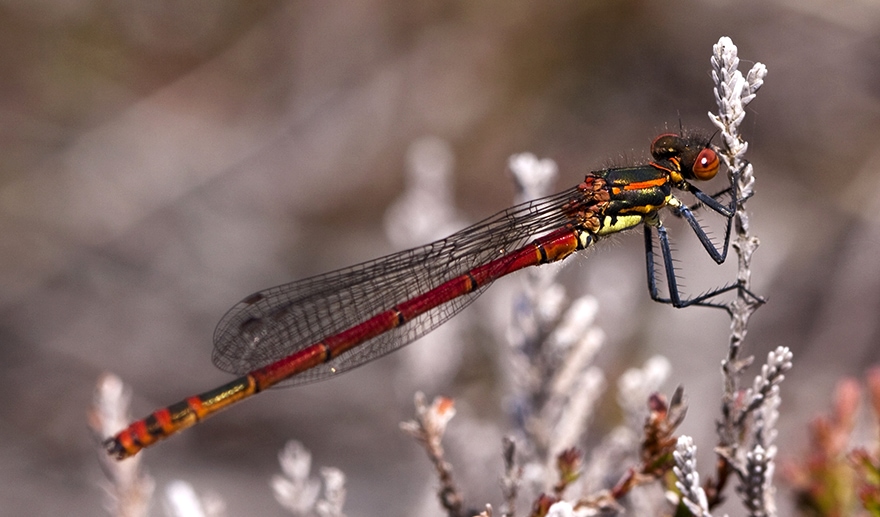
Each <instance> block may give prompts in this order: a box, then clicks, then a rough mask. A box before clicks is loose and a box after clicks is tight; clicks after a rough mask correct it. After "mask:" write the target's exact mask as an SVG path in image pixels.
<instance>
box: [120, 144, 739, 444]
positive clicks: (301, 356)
mask: <svg viewBox="0 0 880 517" xmlns="http://www.w3.org/2000/svg"><path fill="white" fill-rule="evenodd" d="M651 154H652V156H653V161H652V162H650V163H648V164H645V165H639V166H634V167H615V168H608V169H605V170H600V171H596V172H592V173H590V174H588V175H587V176H586V178H585V179H584V181H583V182H582V183H580V184H579V185H577V186H575V187H573V188H570V189H568V190H565V191H563V192H561V193H559V194H556V195H552V196H548V197H545V198H542V199H537V200H534V201H529V202H527V203H523V204H520V205H518V206H514V207H513V208H510V209H508V210H505V211H503V212H500V213H498V214H496V215H494V216H492V217H490V218H488V219H486V220H484V221H482V222H480V223H477V224H475V225H473V226H470V227H468V228H465V229H464V230H461V231H459V232H458V233H455V234H453V235H451V236H449V237H447V238H445V239H442V240H439V241H437V242H433V243H431V244H427V245H425V246H422V247H419V248H414V249H411V250H407V251H402V252H399V253H395V254H393V255H389V256H387V257H384V258H380V259H376V260H373V261H370V262H365V263H363V264H358V265H356V266H352V267H349V268H346V269H341V270H339V271H333V272H331V273H326V274H323V275H319V276H315V277H311V278H307V279H305V280H300V281H298V282H293V283H290V284H285V285H281V286H278V287H273V288H271V289H266V290H264V291H260V292H258V293H255V294H252V295H250V296H248V297H247V298H245V299H244V300H242V301H241V302H239V303H238V304H237V305H236V306H235V307H233V308H232V309H231V310H230V311H229V312H227V313H226V315H225V316H224V317H223V319H222V320H221V321H220V323H219V324H218V325H217V329H216V330H215V332H214V355H213V359H214V364H215V365H217V366H218V367H219V368H221V369H223V370H225V371H228V372H232V373H235V374H238V375H242V376H241V377H240V378H238V379H236V380H234V381H232V382H230V383H228V384H226V385H224V386H221V387H219V388H216V389H214V390H211V391H207V392H205V393H202V394H201V395H195V396H192V397H189V398H187V399H185V400H183V401H181V402H178V403H177V404H174V405H171V406H169V407H167V408H164V409H160V410H157V411H155V412H154V413H153V414H151V415H150V416H148V417H147V418H145V419H143V420H139V421H137V422H135V423H133V424H131V425H130V426H129V427H128V428H126V429H124V430H123V431H121V432H120V433H118V434H117V435H116V436H115V437H113V438H110V439H108V440H107V441H106V442H105V447H106V450H107V452H108V453H109V454H111V455H113V456H115V457H117V458H120V459H121V458H125V457H128V456H132V455H134V454H136V453H137V452H138V451H140V450H141V449H142V448H144V447H147V446H149V445H151V444H153V443H155V442H157V441H159V440H161V439H163V438H166V437H168V436H170V435H172V434H174V433H177V432H178V431H181V430H183V429H186V428H187V427H190V426H192V425H194V424H196V423H197V422H199V421H201V420H203V419H205V418H207V417H208V416H210V415H212V414H214V413H216V412H217V411H220V410H221V409H224V408H226V407H228V406H229V405H231V404H233V403H235V402H238V401H240V400H243V399H246V398H248V397H250V396H251V395H254V394H256V393H259V392H260V391H262V390H264V389H266V388H269V387H271V386H275V385H278V384H284V385H295V384H303V383H307V382H312V381H317V380H321V379H325V378H327V377H331V376H334V375H336V374H338V373H341V372H344V371H346V370H350V369H352V368H355V367H357V366H360V365H362V364H364V363H366V362H368V361H371V360H373V359H376V358H378V357H381V356H383V355H385V354H387V353H389V352H391V351H393V350H396V349H398V348H400V347H402V346H403V345H406V344H407V343H410V342H411V341H413V340H415V339H416V338H418V337H420V336H422V335H424V334H425V333H427V332H429V331H430V330H432V329H434V328H436V327H437V326H438V325H440V324H441V323H443V322H444V321H446V320H447V319H449V318H451V317H452V316H453V315H454V314H456V313H457V312H458V311H460V310H462V309H463V308H464V307H466V306H467V305H468V304H470V303H471V302H472V301H474V299H475V298H476V297H477V296H479V295H480V293H482V292H483V290H484V289H486V287H488V286H489V284H491V283H492V282H493V281H495V280H497V279H498V278H501V277H502V276H505V275H507V274H510V273H513V272H514V271H517V270H520V269H523V268H525V267H528V266H537V265H540V264H546V263H549V262H555V261H558V260H562V259H564V258H566V257H567V256H569V255H570V254H572V253H574V252H575V251H578V250H582V249H585V248H587V247H589V246H591V245H592V244H593V243H595V242H596V241H598V240H600V239H602V238H603V237H605V236H608V235H611V234H615V233H618V232H622V231H624V230H629V229H632V228H635V227H637V226H638V225H640V224H644V235H645V247H646V256H647V270H648V288H649V291H650V294H651V298H653V299H654V300H656V301H658V302H663V303H669V304H672V305H673V306H675V307H686V306H688V305H702V306H710V307H723V305H722V304H720V303H717V302H714V301H712V299H713V298H714V297H715V296H716V295H718V294H721V293H724V292H727V291H730V290H732V289H736V288H738V287H739V286H738V285H737V284H732V285H727V286H725V287H722V288H719V289H715V290H713V291H710V292H708V293H705V294H702V295H700V296H697V297H694V298H684V297H682V295H681V294H680V293H679V288H678V285H677V283H676V279H675V271H674V268H673V263H672V258H671V253H670V246H669V239H668V237H667V234H666V229H665V227H664V226H663V224H662V223H661V222H660V218H659V216H658V212H659V211H660V209H662V208H664V207H669V208H670V209H671V210H672V211H673V212H674V213H676V214H678V215H681V216H682V217H683V218H684V219H685V220H686V221H687V222H688V224H689V225H690V226H691V228H692V229H693V231H694V232H695V233H696V235H697V237H698V238H699V241H700V242H701V243H702V245H703V247H704V248H705V249H706V251H707V252H708V253H709V255H710V256H711V257H712V258H713V259H714V260H715V262H717V263H719V264H720V263H721V262H723V261H724V259H725V257H726V256H727V249H728V244H729V242H730V226H731V219H732V217H733V213H734V212H735V210H736V204H737V199H736V193H735V192H734V188H733V186H731V187H730V188H728V189H727V190H726V191H725V192H724V193H725V194H727V195H730V197H731V201H730V204H729V205H724V204H722V203H721V202H719V201H718V199H719V198H720V197H721V195H720V194H719V195H715V196H711V195H708V194H705V193H703V192H702V191H701V190H699V189H698V188H696V187H694V186H693V185H692V184H691V183H690V182H691V181H693V180H709V179H712V178H713V177H714V176H715V175H716V174H717V172H718V169H719V159H718V156H717V154H716V153H715V151H714V150H713V149H712V148H711V147H710V146H709V143H708V141H707V140H706V139H701V138H699V137H696V136H685V135H674V134H664V135H660V136H659V137H657V138H656V139H655V140H654V142H653V144H652V146H651ZM733 184H735V183H733ZM673 189H676V190H679V191H682V192H687V193H690V194H692V195H693V196H694V197H696V199H697V200H698V202H699V204H701V205H704V206H706V207H708V208H709V209H711V210H713V211H714V212H717V213H718V214H721V215H722V216H723V217H725V218H726V219H727V226H726V230H725V235H724V242H723V243H722V244H721V246H720V247H717V248H716V246H715V245H714V244H713V243H712V242H711V240H710V239H709V237H708V236H707V235H706V233H705V231H704V230H703V229H702V227H701V226H700V224H699V223H698V222H697V220H696V218H695V217H694V215H693V213H692V211H691V208H690V207H688V206H687V205H685V204H683V203H682V202H681V201H680V200H679V198H677V197H676V196H675V195H674V194H673ZM652 230H654V231H656V232H657V236H658V240H659V243H660V251H661V255H662V257H663V264H664V270H665V276H666V279H667V285H668V288H667V291H668V293H667V295H666V296H662V295H661V294H660V290H659V289H658V286H657V282H656V277H655V263H654V237H653V231H652Z"/></svg>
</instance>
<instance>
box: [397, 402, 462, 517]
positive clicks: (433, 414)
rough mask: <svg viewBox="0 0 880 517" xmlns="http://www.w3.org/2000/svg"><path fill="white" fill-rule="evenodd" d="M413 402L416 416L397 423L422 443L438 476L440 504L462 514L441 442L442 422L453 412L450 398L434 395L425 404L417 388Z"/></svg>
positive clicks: (458, 515)
mask: <svg viewBox="0 0 880 517" xmlns="http://www.w3.org/2000/svg"><path fill="white" fill-rule="evenodd" d="M415 406H416V419H415V420H411V421H409V422H404V423H402V424H401V425H400V427H401V429H403V430H404V431H405V432H407V433H409V434H410V435H411V436H413V437H414V438H415V439H416V440H418V441H419V443H421V444H422V446H423V447H424V448H425V452H427V453H428V458H430V460H431V463H433V464H434V468H435V469H436V470H437V477H438V478H439V479H440V489H439V490H438V492H437V495H438V496H439V497H440V504H441V505H442V506H443V508H444V509H445V510H446V512H447V515H449V517H464V512H463V510H462V507H463V506H464V503H463V498H462V497H461V494H460V493H459V491H458V488H456V486H455V481H454V480H453V477H452V465H450V464H449V463H448V462H447V461H446V459H445V457H444V454H443V445H442V443H441V442H442V440H443V433H444V431H445V430H446V424H447V423H448V422H449V420H450V419H451V418H452V417H453V416H454V414H455V410H454V409H453V407H452V400H451V399H447V398H444V397H437V398H436V399H434V402H432V403H431V406H430V407H429V406H427V405H426V404H425V395H424V394H422V393H421V392H419V393H416V395H415Z"/></svg>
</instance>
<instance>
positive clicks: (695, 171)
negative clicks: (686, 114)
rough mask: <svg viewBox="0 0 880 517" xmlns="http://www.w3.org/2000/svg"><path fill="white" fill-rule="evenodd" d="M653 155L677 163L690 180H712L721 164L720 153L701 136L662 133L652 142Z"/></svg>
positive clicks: (683, 174) (657, 158)
mask: <svg viewBox="0 0 880 517" xmlns="http://www.w3.org/2000/svg"><path fill="white" fill-rule="evenodd" d="M651 155H652V156H653V157H654V159H655V160H657V161H664V160H665V161H671V162H675V163H677V164H678V166H679V168H680V172H681V175H682V176H683V177H684V178H685V179H689V180H694V179H696V180H702V181H706V180H710V179H712V178H714V177H715V175H716V174H718V169H719V168H720V166H721V161H720V160H719V159H718V154H717V153H716V152H715V150H714V149H712V147H711V146H710V145H709V141H708V140H707V139H706V138H705V137H701V136H690V135H676V134H673V133H667V134H664V135H660V136H658V137H657V138H656V139H654V143H652V144H651Z"/></svg>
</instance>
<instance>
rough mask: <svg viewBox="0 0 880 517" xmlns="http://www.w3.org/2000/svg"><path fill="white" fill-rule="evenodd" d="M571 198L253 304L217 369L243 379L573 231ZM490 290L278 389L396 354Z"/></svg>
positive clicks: (244, 309) (239, 312) (222, 334)
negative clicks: (550, 236) (566, 229)
mask: <svg viewBox="0 0 880 517" xmlns="http://www.w3.org/2000/svg"><path fill="white" fill-rule="evenodd" d="M578 199H580V196H579V192H578V190H577V188H576V187H575V188H572V189H569V190H566V191H564V192H561V193H559V194H555V195H552V196H548V197H545V198H541V199H537V200H534V201H530V202H527V203H523V204H521V205H517V206H515V207H512V208H510V209H508V210H505V211H503V212H500V213H498V214H496V215H494V216H492V217H489V218H488V219H485V220H483V221H482V222H479V223H477V224H475V225H473V226H470V227H468V228H465V229H463V230H461V231H459V232H457V233H455V234H453V235H451V236H449V237H447V238H445V239H441V240H439V241H436V242H433V243H431V244H427V245H424V246H421V247H418V248H413V249H410V250H406V251H401V252H399V253H395V254H392V255H388V256H386V257H382V258H379V259H375V260H371V261H369V262H364V263H362V264H358V265H355V266H351V267H348V268H345V269H340V270H337V271H332V272H330V273H325V274H322V275H318V276H313V277H310V278H306V279H303V280H299V281H296V282H292V283H289V284H284V285H280V286H277V287H272V288H270V289H266V290H263V291H259V292H257V293H254V294H252V295H251V296H248V297H247V298H245V299H244V300H242V301H241V302H239V303H238V304H236V305H235V306H234V307H233V308H232V309H230V310H229V312H227V313H226V315H225V316H223V318H222V319H221V320H220V323H219V324H218V325H217V329H216V330H215V331H214V354H213V361H214V364H215V365H217V367H218V368H220V369H222V370H225V371H228V372H231V373H235V374H239V375H243V374H246V373H248V372H250V371H253V370H255V369H257V368H261V367H263V366H266V365H268V364H271V363H273V362H275V361H278V360H280V359H283V358H284V357H287V356H288V355H290V354H293V353H295V352H297V351H299V350H302V349H304V348H306V347H308V346H310V345H313V344H315V343H318V342H320V341H322V340H323V339H325V338H326V337H328V336H332V335H334V334H337V333H339V332H342V331H344V330H346V329H349V328H351V327H354V326H355V325H358V324H359V323H361V322H363V321H364V320H366V319H368V318H370V317H371V316H374V315H376V314H379V313H381V312H384V311H386V310H389V309H391V308H393V307H394V306H395V305H397V304H399V303H401V302H403V301H406V300H408V299H410V298H413V297H414V296H417V295H419V294H422V293H424V292H426V291H428V290H430V289H432V288H434V287H436V286H438V285H440V284H442V283H443V282H446V281H447V280H450V279H452V278H455V277H457V276H460V275H462V274H464V273H466V272H468V271H470V270H471V269H473V268H475V267H477V266H480V265H483V264H486V263H488V262H489V261H491V260H493V259H497V258H498V257H499V256H500V255H502V254H504V253H507V252H510V251H512V250H515V249H518V248H520V247H522V246H524V245H525V244H526V243H528V242H529V241H530V240H532V239H534V238H535V237H537V236H539V235H541V234H544V233H547V232H548V231H552V230H554V229H557V228H559V227H561V226H564V225H565V224H567V223H569V222H570V216H569V215H566V214H567V213H569V214H570V213H571V212H570V209H569V210H568V211H566V210H565V209H564V208H563V207H564V205H565V204H566V203H567V202H571V201H576V200H578ZM486 287H487V286H485V285H484V286H481V288H480V289H478V290H477V291H475V292H472V293H469V294H466V295H463V296H461V297H459V298H456V299H455V300H452V301H450V302H447V303H445V304H442V305H440V306H438V307H435V308H433V309H431V310H429V311H427V312H425V313H423V314H421V315H420V316H418V317H416V318H414V319H412V320H410V321H408V322H406V323H405V324H404V325H402V326H400V327H397V328H394V329H392V330H390V331H389V332H386V333H384V334H382V335H380V336H377V337H375V338H372V339H370V340H368V341H366V342H364V343H362V344H361V345H359V346H356V347H354V348H353V349H351V350H348V351H346V352H344V353H342V354H340V355H339V356H338V357H335V358H334V359H332V360H331V361H329V362H327V363H325V364H322V365H320V366H318V367H317V368H313V369H310V370H308V371H305V372H303V373H301V374H298V375H296V376H294V377H292V378H291V379H288V380H286V381H284V382H283V383H282V384H281V385H283V386H291V385H297V384H304V383H308V382H314V381H318V380H321V379H324V378H326V377H329V376H331V375H335V374H337V373H339V372H341V371H345V370H349V369H351V368H354V367H356V366H359V365H362V364H364V363H366V362H368V361H371V360H373V359H376V358H378V357H381V356H383V355H385V354H387V353H389V352H391V351H394V350H396V349H398V348H400V347H402V346H404V345H406V344H407V343H410V342H412V341H413V340H415V339H417V338H418V337H420V336H422V335H424V334H426V333H427V332H429V331H430V330H432V329H434V328H436V327H437V326H438V325H440V324H441V323H443V322H445V321H446V320H448V319H449V318H451V317H452V316H453V315H455V314H456V313H458V312H459V311H460V310H462V309H463V308H465V307H466V306H467V305H468V304H470V303H471V302H472V301H473V300H474V299H476V297H477V296H479V295H480V294H481V293H482V292H483V290H484V289H485V288H486Z"/></svg>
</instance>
